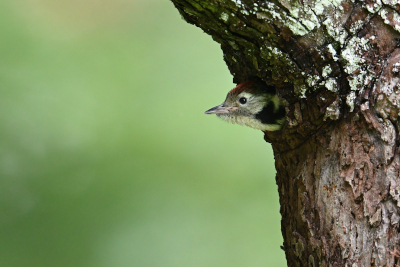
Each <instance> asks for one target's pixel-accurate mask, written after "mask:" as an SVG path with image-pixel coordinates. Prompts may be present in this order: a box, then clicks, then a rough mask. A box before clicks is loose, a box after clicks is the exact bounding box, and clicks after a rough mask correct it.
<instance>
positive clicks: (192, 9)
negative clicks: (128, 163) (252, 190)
mask: <svg viewBox="0 0 400 267" xmlns="http://www.w3.org/2000/svg"><path fill="white" fill-rule="evenodd" d="M172 2H173V3H174V5H175V6H176V8H177V9H178V10H179V12H180V13H181V15H182V16H183V18H184V19H185V20H186V21H188V22H189V23H192V24H195V25H197V26H198V27H201V28H202V29H203V30H204V31H205V32H206V33H208V34H210V35H211V36H212V37H213V39H214V40H215V41H217V42H219V43H220V44H221V48H222V50H223V52H224V59H225V61H226V63H227V65H228V67H229V69H230V71H231V73H232V75H233V76H234V81H235V82H237V83H239V82H244V81H247V80H251V79H253V78H254V77H259V78H261V79H262V80H264V81H265V82H266V83H267V84H269V85H273V86H275V87H276V88H277V92H278V94H279V96H280V97H281V98H282V99H283V100H284V101H285V103H286V104H287V108H286V111H287V119H286V124H285V126H284V127H283V129H282V130H281V131H277V132H265V140H266V141H268V142H270V143H272V146H273V149H274V154H275V160H276V169H277V177H276V179H277V184H278V189H279V195H280V203H281V215H282V234H283V237H284V244H283V247H284V250H285V253H286V258H287V262H288V266H352V267H354V266H396V265H397V264H399V265H400V260H399V257H400V254H399V253H400V252H399V251H400V233H399V232H400V229H399V220H400V216H399V211H400V209H399V206H400V202H399V201H400V174H399V171H400V157H399V149H400V140H399V131H400V127H399V126H400V125H399V122H398V121H399V118H398V117H399V115H400V114H399V111H400V110H399V109H400V94H399V92H400V83H399V82H400V48H399V46H398V45H399V40H400V39H399V38H400V34H399V31H400V14H399V13H400V5H399V4H398V2H396V1H395V0H382V2H381V0H376V1H375V0H371V1H341V0H331V1H325V0H320V1H318V0H271V1H265V0H263V1H261V0H260V1H255V0H248V1H246V0H241V1H240V0H208V1H201V0H172Z"/></svg>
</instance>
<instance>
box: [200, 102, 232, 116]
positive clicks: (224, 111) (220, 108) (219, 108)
mask: <svg viewBox="0 0 400 267" xmlns="http://www.w3.org/2000/svg"><path fill="white" fill-rule="evenodd" d="M234 110H237V107H227V106H225V103H222V104H221V105H219V106H216V107H213V108H210V109H209V110H207V111H206V112H204V114H229V113H231V112H232V111H234Z"/></svg>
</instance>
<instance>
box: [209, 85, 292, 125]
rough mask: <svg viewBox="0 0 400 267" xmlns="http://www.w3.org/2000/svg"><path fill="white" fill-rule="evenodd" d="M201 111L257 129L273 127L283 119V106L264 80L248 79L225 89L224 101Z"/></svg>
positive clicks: (282, 121) (280, 123)
mask: <svg viewBox="0 0 400 267" xmlns="http://www.w3.org/2000/svg"><path fill="white" fill-rule="evenodd" d="M204 113H205V114H217V116H218V117H220V118H221V119H223V120H225V121H228V122H231V123H237V124H240V125H246V126H249V127H251V128H254V129H258V130H261V131H277V130H280V129H281V128H282V125H283V123H284V122H285V115H286V114H285V107H284V105H283V104H282V102H281V100H280V99H279V97H278V95H277V94H276V91H275V88H274V87H271V86H267V85H266V84H265V83H264V82H261V81H260V82H258V81H248V82H244V83H240V84H238V85H237V86H236V87H235V88H233V89H232V90H231V91H229V93H228V95H227V96H226V99H225V101H224V102H223V103H222V104H221V105H218V106H216V107H213V108H211V109H209V110H207V111H206V112H204Z"/></svg>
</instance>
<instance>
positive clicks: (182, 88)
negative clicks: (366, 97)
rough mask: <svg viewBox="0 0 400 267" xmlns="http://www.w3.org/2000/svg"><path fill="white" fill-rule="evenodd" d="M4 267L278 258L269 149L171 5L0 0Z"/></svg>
mask: <svg viewBox="0 0 400 267" xmlns="http://www.w3.org/2000/svg"><path fill="white" fill-rule="evenodd" d="M0 36H1V38H0V68H1V71H0V125H1V131H0V207H1V210H0V266H1V267H9V266H16V267H25V266H26V267H35V266H40V267H58V266H61V267H62V266H71V267H72V266H73V267H79V266H83V267H90V266H99V267H103V266H107V267H111V266H112V267H119V266H135V267H136V266H137V267H152V266H157V267H169V266H171V267H197V266H199V267H200V266H201V267H213V266H215V267H225V266H226V267H228V266H229V267H234V266H238V267H239V266H240V267H243V266H252V267H253V266H285V259H284V253H283V251H282V250H280V248H279V246H280V245H281V244H282V237H281V232H280V215H279V203H278V194H277V187H276V184H275V180H274V176H275V169H274V165H273V155H272V151H271V147H270V145H269V144H267V143H265V142H264V141H263V134H262V132H260V131H256V130H252V129H248V128H244V127H240V126H233V125H230V124H227V123H225V122H223V121H221V120H219V119H217V118H216V117H215V116H210V115H208V116H207V115H204V114H203V112H204V111H205V110H206V109H208V108H211V107H212V106H215V105H217V104H220V102H222V101H223V100H224V98H225V94H226V93H227V91H228V90H229V89H231V88H232V87H233V86H234V85H233V84H232V77H231V75H230V73H229V71H228V69H227V67H226V66H225V63H224V61H223V59H222V52H221V50H220V48H219V45H218V44H217V43H215V42H214V41H212V39H211V37H210V36H208V35H206V34H204V33H203V32H202V31H201V30H200V29H198V28H196V27H194V26H192V25H189V24H187V23H186V22H184V21H183V20H182V19H181V17H180V15H179V13H178V11H177V10H176V9H175V8H174V7H173V5H172V3H171V2H169V1H167V0H103V1H100V0H84V1H82V0H68V1H66V0H13V1H4V0H2V1H0Z"/></svg>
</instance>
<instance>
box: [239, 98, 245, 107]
mask: <svg viewBox="0 0 400 267" xmlns="http://www.w3.org/2000/svg"><path fill="white" fill-rule="evenodd" d="M246 102H247V99H246V98H245V97H241V98H239V103H240V104H242V105H243V104H246Z"/></svg>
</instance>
